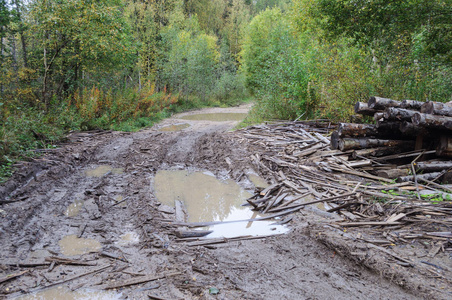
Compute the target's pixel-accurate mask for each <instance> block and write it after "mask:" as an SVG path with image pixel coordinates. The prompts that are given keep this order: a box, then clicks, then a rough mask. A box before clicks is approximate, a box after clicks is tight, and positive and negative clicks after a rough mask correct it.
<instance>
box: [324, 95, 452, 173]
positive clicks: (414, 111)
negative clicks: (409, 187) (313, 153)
mask: <svg viewBox="0 0 452 300" xmlns="http://www.w3.org/2000/svg"><path fill="white" fill-rule="evenodd" d="M355 112H356V113H357V114H361V115H365V116H372V117H373V118H374V120H375V124H354V123H340V124H339V126H338V128H337V130H336V131H334V132H333V133H332V135H331V149H333V150H334V149H339V150H340V151H343V152H347V151H351V154H350V158H353V159H356V158H358V157H359V158H375V157H382V156H388V155H398V154H400V158H404V154H405V153H414V152H419V157H417V159H416V162H420V161H424V162H422V163H416V164H413V165H416V170H417V171H420V172H422V173H427V172H433V173H431V175H426V176H425V179H432V178H438V175H439V174H441V173H438V172H442V173H444V171H445V170H448V169H450V168H452V162H451V161H449V160H445V159H447V158H451V157H452V103H440V102H431V101H430V102H419V101H414V100H403V101H396V100H392V99H387V98H380V97H371V98H370V99H369V101H368V103H363V102H358V103H356V104H355ZM396 157H397V156H396ZM409 157H413V156H412V155H410V156H409ZM432 158H433V160H431V161H428V162H425V160H427V159H432ZM441 158H443V159H441ZM444 158H445V159H444ZM402 161H404V160H402ZM404 162H405V161H404ZM402 169H403V170H404V171H397V170H392V171H386V172H385V173H384V174H383V173H382V174H379V176H384V177H386V178H396V177H397V178H398V177H400V176H403V175H406V172H405V170H406V169H405V168H402ZM410 172H411V170H410ZM441 175H442V174H441Z"/></svg>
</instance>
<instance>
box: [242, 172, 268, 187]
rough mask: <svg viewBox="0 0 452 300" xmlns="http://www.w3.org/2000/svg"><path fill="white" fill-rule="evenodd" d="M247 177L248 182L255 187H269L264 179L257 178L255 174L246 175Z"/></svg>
mask: <svg viewBox="0 0 452 300" xmlns="http://www.w3.org/2000/svg"><path fill="white" fill-rule="evenodd" d="M247 176H248V178H249V179H250V181H251V182H252V183H253V184H254V186H255V187H258V188H266V187H268V186H269V184H268V183H267V181H266V180H265V179H263V178H262V177H259V176H257V175H256V174H252V173H250V174H247Z"/></svg>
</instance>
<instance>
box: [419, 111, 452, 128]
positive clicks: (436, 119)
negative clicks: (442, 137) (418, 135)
mask: <svg viewBox="0 0 452 300" xmlns="http://www.w3.org/2000/svg"><path fill="white" fill-rule="evenodd" d="M411 122H413V124H414V125H418V126H422V127H426V128H435V129H446V130H452V118H451V117H445V116H436V115H430V114H423V113H418V112H417V113H415V114H414V115H413V117H412V118H411Z"/></svg>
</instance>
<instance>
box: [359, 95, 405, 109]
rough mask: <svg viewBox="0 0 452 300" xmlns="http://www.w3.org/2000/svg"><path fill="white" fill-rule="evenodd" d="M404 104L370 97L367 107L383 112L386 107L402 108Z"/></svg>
mask: <svg viewBox="0 0 452 300" xmlns="http://www.w3.org/2000/svg"><path fill="white" fill-rule="evenodd" d="M401 105H402V102H400V101H396V100H392V99H388V98H380V97H370V99H369V102H367V106H368V107H369V108H371V109H376V110H383V109H385V108H386V107H400V106H401Z"/></svg>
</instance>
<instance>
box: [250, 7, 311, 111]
mask: <svg viewBox="0 0 452 300" xmlns="http://www.w3.org/2000/svg"><path fill="white" fill-rule="evenodd" d="M248 32H249V34H248V35H247V38H246V39H245V42H244V46H243V52H242V59H243V65H242V69H243V71H244V72H245V74H246V80H247V81H246V83H247V87H248V88H249V89H250V91H251V92H252V93H253V94H254V95H255V96H256V97H257V98H258V99H259V101H260V102H259V103H260V104H261V108H262V110H263V111H266V114H269V115H268V117H270V118H283V119H287V118H295V117H297V115H298V114H300V113H303V112H304V111H306V110H307V108H308V107H309V106H310V105H311V104H312V103H310V97H309V94H310V90H309V82H310V80H311V78H310V75H309V73H308V69H307V66H306V62H305V54H304V53H303V52H302V51H300V47H301V44H300V42H299V41H298V40H297V38H296V36H294V35H293V28H292V27H291V24H290V20H289V19H288V18H287V16H286V15H284V14H283V13H282V12H281V10H279V9H277V8H276V9H271V10H266V11H264V12H262V13H261V14H259V15H258V16H256V17H255V18H254V19H253V20H252V21H251V23H250V25H249V28H248Z"/></svg>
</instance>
